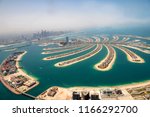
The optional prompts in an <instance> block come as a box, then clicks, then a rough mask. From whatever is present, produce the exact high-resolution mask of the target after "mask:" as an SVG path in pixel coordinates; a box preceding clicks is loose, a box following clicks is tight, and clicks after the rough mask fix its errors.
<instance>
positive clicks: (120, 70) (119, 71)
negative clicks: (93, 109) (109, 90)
mask: <svg viewBox="0 0 150 117" xmlns="http://www.w3.org/2000/svg"><path fill="white" fill-rule="evenodd" d="M43 48H44V47H39V46H38V45H31V46H28V47H24V48H21V49H19V50H27V51H28V53H27V54H26V55H24V57H23V58H22V62H21V63H20V65H21V66H23V68H24V70H25V72H27V73H28V74H30V75H32V76H34V77H35V78H37V80H39V82H40V85H39V86H37V87H35V88H34V89H32V90H31V91H29V92H28V93H30V94H32V95H35V96H37V95H38V94H40V93H41V92H43V91H44V90H46V89H47V88H49V87H50V86H61V87H74V86H92V87H96V86H114V85H123V84H129V83H134V82H141V81H146V80H150V69H149V66H150V55H148V54H144V53H142V52H139V51H137V50H133V49H131V50H132V51H134V52H135V53H137V54H138V55H140V56H141V57H142V58H144V59H145V61H146V63H144V64H135V63H131V62H129V61H128V60H127V57H126V55H125V54H124V53H123V52H122V51H120V50H119V49H116V48H115V50H116V53H117V58H116V61H115V64H114V66H113V69H111V70H110V71H107V72H100V71H97V70H95V69H94V68H93V66H94V65H95V64H96V63H97V62H99V61H100V60H102V59H103V58H104V57H105V56H106V55H107V50H106V48H105V47H103V49H102V50H101V51H100V52H99V53H98V54H96V55H95V56H93V57H91V58H89V59H87V60H85V61H82V62H79V63H77V64H73V65H71V66H69V67H65V68H56V67H54V64H55V63H57V62H59V61H62V60H67V59H71V58H74V57H77V56H81V55H83V54H86V53H87V52H90V51H91V50H92V49H94V47H93V48H92V49H90V50H87V51H85V52H82V53H79V54H76V55H73V56H70V57H65V58H61V59H57V60H52V61H43V60H42V59H43V58H44V57H46V56H49V55H42V54H41V52H43V51H42V49H43ZM11 53H12V52H5V51H1V52H0V55H1V56H0V61H2V60H4V59H5V58H6V57H7V56H8V55H10V54H11ZM52 55H53V54H52ZM0 88H1V90H0V99H29V98H27V97H24V96H18V95H15V94H12V93H11V92H10V91H8V90H7V89H6V88H5V87H4V86H3V85H2V84H1V83H0Z"/></svg>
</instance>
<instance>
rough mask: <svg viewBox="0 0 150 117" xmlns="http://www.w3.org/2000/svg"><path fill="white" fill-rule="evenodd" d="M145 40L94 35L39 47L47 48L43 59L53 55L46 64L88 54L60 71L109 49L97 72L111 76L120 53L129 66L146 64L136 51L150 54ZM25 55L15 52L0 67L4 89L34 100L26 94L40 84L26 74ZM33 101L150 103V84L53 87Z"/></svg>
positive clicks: (62, 64)
mask: <svg viewBox="0 0 150 117" xmlns="http://www.w3.org/2000/svg"><path fill="white" fill-rule="evenodd" d="M110 38H111V39H110ZM131 38H135V39H131ZM142 39H145V38H144V37H140V36H133V35H114V36H112V37H108V36H104V35H103V36H95V35H94V36H92V37H91V38H86V39H79V40H76V41H72V42H69V39H68V37H67V38H66V41H61V40H51V41H50V42H49V43H45V42H44V43H45V44H43V45H42V44H40V45H39V46H41V45H42V46H43V47H44V48H43V52H42V53H41V54H42V55H49V54H51V55H50V56H48V57H44V58H43V59H42V60H44V61H53V60H57V59H58V60H59V59H61V58H66V57H69V56H75V55H78V54H80V53H84V52H86V53H85V54H82V55H78V56H77V57H74V58H71V59H67V60H63V61H59V62H56V63H55V64H54V67H56V68H59V69H63V68H65V67H68V66H71V65H74V64H77V63H79V62H82V61H84V60H87V59H90V58H92V57H93V56H95V55H97V54H98V53H99V54H101V51H102V49H103V48H105V49H106V50H107V55H106V56H105V57H104V58H103V59H100V60H99V62H95V65H93V69H95V70H97V71H98V72H108V71H110V70H112V69H113V66H114V64H115V61H116V59H117V52H116V49H118V50H121V51H122V52H123V53H124V54H125V55H126V57H127V60H128V61H129V62H131V63H134V64H144V63H145V60H144V58H142V57H141V56H140V55H138V54H136V53H135V52H134V51H133V50H136V51H139V52H142V53H145V54H150V45H149V44H145V43H143V42H142ZM49 44H57V45H59V47H58V46H57V47H45V46H48V45H49ZM87 51H88V52H87ZM25 54H27V51H21V52H15V53H13V54H12V55H10V56H9V57H8V58H6V59H5V60H4V61H3V62H2V64H1V67H0V71H1V76H0V79H1V82H2V83H3V84H4V86H5V87H7V88H8V89H9V90H10V91H12V92H13V93H15V94H23V95H26V96H30V95H28V94H27V93H26V92H27V91H29V90H32V88H34V87H36V86H37V85H40V84H39V81H38V80H36V79H35V78H34V77H32V76H30V75H28V74H27V73H25V72H24V71H23V70H22V68H21V66H20V65H19V62H20V61H21V58H22V57H23V56H24V55H25ZM53 54H54V55H53ZM44 61H43V62H44ZM85 72H88V71H85ZM30 97H32V98H34V99H39V100H40V99H42V100H47V99H50V100H72V99H73V100H107V99H108V100H109V99H114V100H132V99H150V81H146V82H142V83H134V84H127V85H122V86H111V87H108V86H99V87H71V88H63V87H59V86H52V87H50V88H48V89H47V90H46V91H44V92H42V93H41V94H39V95H38V96H36V97H35V96H30Z"/></svg>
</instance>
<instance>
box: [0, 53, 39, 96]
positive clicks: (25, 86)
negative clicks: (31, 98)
mask: <svg viewBox="0 0 150 117" xmlns="http://www.w3.org/2000/svg"><path fill="white" fill-rule="evenodd" d="M26 53H27V52H26V51H24V52H15V53H14V54H13V55H11V56H9V57H8V58H6V59H5V60H4V61H3V63H2V64H1V67H0V72H1V76H2V77H0V78H1V82H2V83H3V85H4V86H5V87H6V88H7V89H9V90H10V91H11V92H13V93H15V94H22V93H25V92H27V91H29V90H31V89H32V88H34V87H35V86H37V85H38V84H39V82H38V81H37V80H35V78H33V77H31V76H29V75H28V74H26V73H25V72H24V71H23V70H22V69H21V67H20V66H19V61H20V60H21V58H22V57H23V56H24V55H25V54H26Z"/></svg>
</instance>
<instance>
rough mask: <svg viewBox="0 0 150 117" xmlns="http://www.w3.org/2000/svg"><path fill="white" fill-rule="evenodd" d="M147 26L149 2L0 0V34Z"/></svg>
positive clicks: (120, 0)
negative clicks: (42, 30)
mask: <svg viewBox="0 0 150 117" xmlns="http://www.w3.org/2000/svg"><path fill="white" fill-rule="evenodd" d="M149 24H150V0H0V34H8V33H23V32H35V31H39V30H41V29H44V30H52V31H57V30H80V29H86V28H94V27H96V28H97V27H99V28H101V27H102V28H103V27H114V26H131V25H149Z"/></svg>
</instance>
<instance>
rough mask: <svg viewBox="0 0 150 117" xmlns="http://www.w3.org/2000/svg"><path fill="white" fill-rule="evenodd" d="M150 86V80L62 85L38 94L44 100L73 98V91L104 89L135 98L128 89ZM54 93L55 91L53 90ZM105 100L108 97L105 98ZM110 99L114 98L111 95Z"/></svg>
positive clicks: (130, 98) (124, 98)
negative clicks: (93, 84)
mask: <svg viewBox="0 0 150 117" xmlns="http://www.w3.org/2000/svg"><path fill="white" fill-rule="evenodd" d="M146 86H150V80H147V81H144V82H139V83H131V84H125V85H118V86H97V87H88V86H75V87H68V88H66V87H60V86H52V87H49V88H48V89H46V90H45V91H44V92H42V93H41V94H39V95H38V96H37V98H38V99H44V100H72V93H73V92H87V91H88V92H97V91H103V90H107V89H110V90H115V89H118V90H121V91H122V93H123V95H122V96H119V97H117V98H116V99H117V100H134V97H133V96H132V95H131V94H130V93H129V92H128V91H127V90H128V89H134V88H142V87H146ZM54 87H55V89H56V88H57V91H56V92H55V94H54V95H53V96H51V95H49V94H48V93H49V92H51V89H53V88H54ZM53 93H54V92H53ZM103 99H104V100H105V99H106V100H107V98H103ZM108 99H113V98H111V97H109V98H108Z"/></svg>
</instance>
